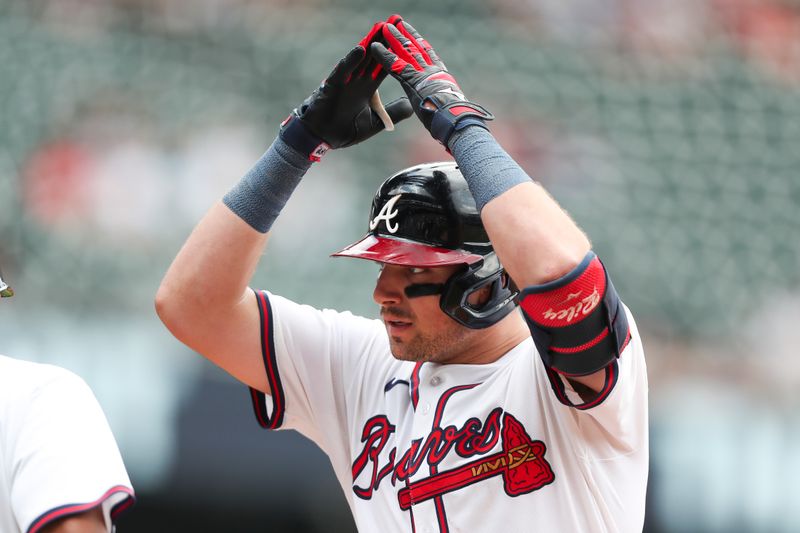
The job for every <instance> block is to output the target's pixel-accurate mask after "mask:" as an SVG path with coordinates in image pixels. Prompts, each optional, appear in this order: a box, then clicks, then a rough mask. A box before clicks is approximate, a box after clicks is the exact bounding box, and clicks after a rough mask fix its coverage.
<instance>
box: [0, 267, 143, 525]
mask: <svg viewBox="0 0 800 533" xmlns="http://www.w3.org/2000/svg"><path fill="white" fill-rule="evenodd" d="M13 294H14V293H13V291H12V290H11V289H10V287H9V286H8V285H7V284H6V283H5V282H4V281H3V280H2V277H0V296H2V297H4V298H5V297H10V296H13ZM133 502H134V493H133V488H132V487H131V482H130V479H128V474H127V472H126V471H125V466H124V465H123V463H122V457H121V456H120V453H119V450H118V448H117V443H116V441H115V440H114V436H113V435H112V434H111V429H110V428H109V426H108V422H107V421H106V418H105V415H104V414H103V411H102V409H101V408H100V405H99V404H98V403H97V399H96V398H95V397H94V395H93V394H92V391H91V390H90V389H89V387H88V386H87V385H86V383H85V382H84V381H83V380H82V379H81V378H79V377H78V376H76V375H75V374H73V373H72V372H69V371H67V370H64V369H63V368H59V367H56V366H52V365H45V364H38V363H31V362H27V361H19V360H16V359H12V358H10V357H6V356H3V355H0V533H22V532H25V533H36V532H46V533H77V532H80V533H102V532H111V531H113V530H114V525H113V524H114V520H115V519H116V517H117V516H119V514H120V513H121V512H122V511H124V510H125V509H127V508H129V507H130V506H131V505H132V504H133Z"/></svg>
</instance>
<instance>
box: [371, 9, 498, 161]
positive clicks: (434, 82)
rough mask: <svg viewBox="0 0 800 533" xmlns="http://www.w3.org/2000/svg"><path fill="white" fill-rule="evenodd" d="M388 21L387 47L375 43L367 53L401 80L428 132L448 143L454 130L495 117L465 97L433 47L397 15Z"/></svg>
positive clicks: (482, 123) (481, 124)
mask: <svg viewBox="0 0 800 533" xmlns="http://www.w3.org/2000/svg"><path fill="white" fill-rule="evenodd" d="M388 22H389V23H387V24H386V25H385V26H384V27H383V30H382V31H383V37H384V40H385V41H386V43H387V44H388V46H389V49H387V48H386V46H384V45H383V44H382V43H381V42H374V43H373V44H372V45H371V47H370V54H371V55H372V56H373V57H375V58H376V59H377V60H378V61H379V62H380V63H381V64H382V65H383V67H384V69H386V70H387V71H389V72H390V73H391V74H392V76H394V77H395V78H396V79H397V80H398V81H399V82H400V84H401V85H402V86H403V89H404V90H405V92H406V94H407V95H408V98H409V100H410V101H411V105H412V107H413V109H414V112H415V113H416V114H417V117H418V118H419V119H420V121H421V122H422V124H423V125H424V126H425V128H427V129H428V131H430V133H431V135H432V136H433V137H434V138H435V139H436V140H438V141H439V142H440V143H442V144H443V145H445V146H447V141H448V140H449V139H450V137H451V136H452V134H453V133H454V132H455V131H458V130H460V129H463V128H464V127H466V126H468V125H470V124H474V125H478V126H481V127H484V128H486V125H485V121H487V120H492V119H494V116H493V115H492V114H491V113H490V112H489V111H488V110H487V109H486V108H484V107H483V106H480V105H478V104H476V103H474V102H470V101H469V100H467V98H466V96H464V93H463V92H462V91H461V88H460V87H459V85H458V82H457V81H456V80H455V78H453V76H451V75H450V73H448V72H447V68H446V67H445V65H444V63H443V62H442V61H441V59H439V56H438V55H437V54H436V52H435V51H434V50H433V47H432V46H431V45H430V44H429V43H428V42H427V41H426V40H425V39H424V38H422V37H421V36H420V35H419V33H418V32H417V31H416V30H415V29H414V28H413V27H412V26H411V25H410V24H408V23H406V22H404V21H403V20H402V19H401V18H400V17H399V16H397V15H394V16H392V17H390V18H389V21H388ZM487 129H488V128H487Z"/></svg>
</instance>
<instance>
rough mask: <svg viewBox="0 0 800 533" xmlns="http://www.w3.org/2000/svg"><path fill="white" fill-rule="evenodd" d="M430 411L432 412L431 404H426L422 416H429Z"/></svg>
mask: <svg viewBox="0 0 800 533" xmlns="http://www.w3.org/2000/svg"><path fill="white" fill-rule="evenodd" d="M430 410H431V404H429V403H428V402H425V405H423V406H422V414H423V415H427V414H428V411H430Z"/></svg>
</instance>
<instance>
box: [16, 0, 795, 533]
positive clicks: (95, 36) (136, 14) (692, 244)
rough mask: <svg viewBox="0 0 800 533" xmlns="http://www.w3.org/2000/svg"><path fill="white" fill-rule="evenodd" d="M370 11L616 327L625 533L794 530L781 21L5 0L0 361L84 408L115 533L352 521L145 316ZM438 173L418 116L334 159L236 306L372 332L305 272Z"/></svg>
mask: <svg viewBox="0 0 800 533" xmlns="http://www.w3.org/2000/svg"><path fill="white" fill-rule="evenodd" d="M394 11H397V12H400V13H402V14H403V15H405V16H406V17H407V18H408V19H409V20H410V21H412V23H414V24H415V26H417V28H418V29H419V30H420V31H421V32H422V33H424V34H425V35H426V37H427V38H428V39H429V40H430V41H431V42H432V43H433V45H434V46H435V47H436V48H437V50H438V51H439V52H440V55H441V56H442V57H443V58H444V59H445V60H446V61H447V64H448V66H449V68H450V70H451V71H452V72H453V73H454V74H455V75H456V76H457V77H458V79H459V81H460V82H461V84H462V86H463V87H464V88H465V90H466V91H467V93H468V94H469V95H470V96H471V97H473V98H474V99H475V100H476V101H479V102H481V103H482V104H484V105H486V106H487V107H488V108H490V109H491V110H492V111H493V112H494V113H495V115H497V117H498V120H497V121H496V123H494V124H493V126H492V128H493V131H494V132H495V133H496V135H497V137H498V138H500V139H501V141H502V143H503V144H504V146H505V147H506V148H507V149H508V151H509V152H510V153H511V154H512V155H514V156H515V158H517V160H518V161H519V162H520V163H521V164H522V166H523V167H524V168H526V169H527V170H528V171H529V173H530V174H531V175H532V176H534V177H535V178H536V179H537V180H540V181H541V182H542V183H544V184H545V185H546V186H547V188H548V189H549V190H550V191H551V192H552V193H553V195H554V196H555V197H556V198H557V199H558V200H559V201H560V202H561V203H562V205H564V206H565V207H566V208H567V209H568V210H569V211H570V213H571V214H572V215H573V216H574V217H575V219H576V220H577V221H578V222H579V223H580V224H581V225H582V226H583V227H584V228H585V229H586V230H587V232H588V233H589V235H590V236H591V238H592V239H593V241H594V243H595V249H596V250H597V251H598V253H599V255H600V256H601V257H603V259H604V261H605V262H606V264H607V265H608V266H609V267H610V270H611V272H612V274H613V278H614V283H615V285H616V287H617V289H618V291H619V293H620V294H621V295H622V297H623V299H624V300H625V301H626V303H627V304H628V306H629V307H631V308H632V309H633V310H634V312H635V314H636V316H637V319H638V321H639V323H640V328H641V329H642V330H643V334H644V335H645V336H646V338H645V346H646V347H647V348H648V350H649V354H648V355H649V363H650V374H651V381H652V383H651V389H652V399H653V420H652V423H653V435H652V438H653V443H652V446H653V473H652V480H651V491H652V494H651V498H650V503H649V508H650V510H649V513H648V525H647V530H648V531H653V532H654V531H687V532H688V531H692V532H697V531H708V532H717V531H720V532H721V531H725V532H736V531H741V532H745V531H771V532H772V531H774V532H783V531H786V532H788V531H797V530H800V511H791V512H789V511H786V509H787V508H789V507H792V506H791V503H792V496H791V494H792V487H793V485H794V479H793V478H791V477H790V475H789V474H788V472H789V471H791V469H790V468H789V467H791V466H793V467H794V470H793V471H794V472H795V473H797V472H800V452H798V451H797V449H796V447H794V449H792V448H793V447H792V446H790V445H789V444H790V443H793V442H796V439H792V438H791V436H793V435H797V434H798V432H800V419H798V416H797V415H796V412H797V410H796V409H795V408H796V407H798V404H800V399H799V398H798V395H797V394H796V393H793V391H796V390H797V387H798V386H799V385H800V369H798V365H800V362H798V361H800V358H798V357H797V353H796V352H797V345H798V344H797V342H798V341H800V339H798V337H797V335H798V333H796V330H797V329H798V328H797V325H796V324H797V322H796V321H795V319H800V306H798V304H797V299H798V296H800V150H798V146H800V1H798V0H606V1H604V2H594V1H589V0H582V1H576V2H560V1H559V0H485V1H482V2H479V1H477V0H459V1H456V0H445V1H442V2H436V3H431V2H423V1H421V0H403V1H395V2H380V1H378V2H375V1H373V2H368V1H366V0H339V1H337V2H332V1H326V0H307V1H295V2H290V1H287V0H265V1H261V2H251V1H246V0H196V1H188V0H183V1H178V0H172V1H167V0H147V1H145V0H107V1H100V0H91V1H89V0H50V1H43V0H29V1H21V0H19V1H16V0H0V265H3V269H4V272H5V275H6V277H7V278H8V280H9V281H13V282H14V283H13V285H14V287H15V289H16V291H17V294H18V300H17V301H16V302H15V305H14V307H10V306H2V307H0V352H4V353H8V354H9V355H15V356H17V357H26V358H31V359H40V360H48V361H51V362H56V363H60V364H64V365H66V366H70V367H72V368H74V369H75V370H77V371H79V372H80V373H81V374H83V375H84V376H85V377H86V379H87V380H88V381H89V382H90V383H91V384H92V386H93V387H94V388H95V390H96V391H97V394H98V397H99V398H100V399H101V402H102V403H103V405H104V406H105V407H106V409H107V411H108V413H109V418H110V419H111V422H112V426H114V428H115V431H116V432H117V434H118V436H119V439H120V443H121V445H122V447H123V454H124V455H125V457H126V460H127V462H128V465H129V467H130V469H131V473H132V476H133V478H134V481H135V482H137V481H138V484H137V486H138V488H139V492H140V504H139V509H140V511H137V510H136V509H135V510H134V511H132V512H131V516H130V518H128V519H127V520H128V525H127V528H126V527H125V523H123V527H122V528H120V530H121V531H122V532H123V533H125V531H148V532H154V531H206V530H207V531H212V530H213V531H255V530H256V529H253V527H254V526H252V525H250V524H259V527H260V528H261V529H258V530H259V531H261V530H263V531H277V530H278V528H280V527H283V528H285V530H286V531H295V532H300V531H330V530H331V529H333V530H337V531H338V530H342V531H345V530H348V528H352V525H351V522H350V519H349V518H348V516H347V510H346V509H345V503H344V499H343V498H342V497H341V496H338V495H335V494H336V492H337V491H338V489H337V487H336V486H335V482H334V480H333V478H332V475H331V472H328V471H327V470H326V465H327V463H326V461H325V459H324V457H321V456H319V455H314V454H318V452H316V451H315V450H313V448H311V447H310V445H306V444H304V443H302V442H299V441H298V440H297V439H295V438H294V437H292V436H287V435H279V436H278V435H262V434H258V433H257V430H256V429H254V428H252V427H251V426H254V424H251V423H250V420H249V419H248V417H249V412H248V409H249V406H248V405H247V402H246V397H245V391H244V390H243V389H242V390H240V388H239V387H238V385H235V384H233V383H232V382H231V381H230V380H227V378H225V377H224V376H221V375H220V374H221V372H220V371H219V370H217V369H214V368H211V367H210V366H206V365H205V364H204V363H203V362H201V361H200V360H199V359H200V358H198V357H196V356H193V355H192V354H190V353H188V352H187V351H186V350H185V349H183V348H182V347H181V346H179V345H178V344H177V343H176V341H174V340H173V339H172V338H171V337H169V335H168V334H166V333H165V332H164V331H162V328H161V327H160V325H159V324H158V322H157V319H156V318H155V315H154V313H153V311H152V298H153V295H154V292H155V289H156V287H157V285H158V282H159V280H160V277H161V275H162V274H163V272H164V271H165V269H166V267H167V265H168V264H169V261H170V260H171V258H172V257H173V256H174V254H175V252H176V251H177V249H178V247H179V246H180V243H181V242H182V241H183V239H184V238H185V237H186V235H187V234H188V232H189V231H190V230H191V228H192V226H193V225H194V223H195V222H196V221H197V220H198V219H199V217H200V216H201V215H202V213H203V212H204V211H205V209H207V208H208V207H209V206H210V205H211V203H212V202H214V201H215V200H216V199H217V198H219V197H220V196H221V195H222V194H223V193H224V191H225V190H227V188H228V187H229V186H230V185H231V184H232V183H234V182H235V181H236V180H237V179H238V177H239V176H240V175H242V174H243V173H244V172H245V171H246V170H247V169H248V168H249V166H250V164H251V163H252V162H253V161H254V160H255V159H257V158H258V156H259V155H260V153H261V152H262V151H263V150H264V149H265V148H266V146H267V145H268V144H269V143H270V142H271V140H272V138H273V136H274V134H275V131H276V127H277V124H278V123H279V122H280V120H281V119H282V118H283V117H284V116H285V115H286V114H287V113H288V111H289V110H290V109H291V108H292V107H294V106H295V105H297V104H299V103H300V102H301V101H302V99H303V98H304V97H305V96H306V95H307V94H308V93H310V91H311V90H313V88H314V87H315V86H316V84H318V83H319V81H320V80H321V79H322V78H323V77H324V75H325V74H327V72H328V71H329V70H330V68H331V67H332V65H333V64H334V63H335V61H336V60H337V59H338V58H339V57H340V56H341V55H342V54H343V53H344V52H345V51H346V50H347V49H348V47H349V46H350V45H352V44H353V43H354V42H355V41H356V40H357V39H358V38H359V37H360V36H361V35H363V34H364V33H365V32H366V30H367V29H368V28H369V27H370V25H371V24H372V22H374V21H375V20H378V19H381V18H385V17H386V16H387V15H388V14H390V13H391V12H394ZM382 92H385V95H384V97H383V99H384V101H386V100H387V98H391V96H399V95H400V90H399V88H397V87H394V86H393V85H392V84H387V85H386V86H385V90H384V89H382ZM387 95H388V96H387ZM446 157H447V155H446V154H445V153H444V152H442V151H441V150H440V149H439V147H438V146H437V145H436V144H435V143H434V142H433V141H431V140H430V139H429V138H428V137H427V134H425V132H424V131H423V129H422V128H421V127H420V126H419V125H418V124H416V123H415V121H414V120H409V121H408V122H407V123H404V124H402V125H401V126H400V127H399V128H398V130H397V131H396V132H395V133H392V134H386V135H381V136H379V137H378V138H376V139H374V140H372V141H370V142H369V143H368V144H367V145H364V146H359V147H355V148H353V149H349V150H346V151H342V152H341V153H339V152H337V153H334V154H333V155H330V156H329V157H328V158H326V161H325V164H324V165H318V166H317V167H315V168H314V169H313V170H312V171H311V172H310V174H309V176H308V177H307V178H306V179H305V180H304V182H303V184H302V185H301V187H300V189H299V190H298V192H297V195H296V197H295V198H293V199H292V202H290V204H289V207H288V208H287V211H286V213H285V215H284V216H283V217H282V218H281V219H280V220H279V222H278V225H277V226H276V230H277V231H276V233H275V237H274V240H273V242H272V243H271V246H272V249H273V251H274V253H272V254H271V255H270V256H269V257H268V259H267V261H266V263H265V264H264V265H262V268H261V269H260V271H259V273H258V274H257V276H256V280H255V284H256V285H259V283H261V284H262V285H266V283H267V281H266V280H267V279H269V280H270V281H269V283H270V285H269V286H270V287H271V288H274V289H275V290H276V291H278V292H281V293H283V294H284V295H286V296H289V297H291V298H294V299H297V300H300V301H304V302H308V303H311V304H314V305H316V306H324V307H336V308H340V309H351V310H353V311H355V312H358V313H361V314H366V315H369V316H373V315H374V313H375V310H374V309H373V307H372V305H371V300H370V294H371V286H370V280H371V276H372V272H373V269H371V268H370V266H369V265H361V264H357V263H359V262H350V261H341V260H335V261H334V260H331V259H328V258H327V255H328V254H329V253H331V252H332V251H334V250H335V249H337V247H340V246H342V245H344V244H347V243H349V242H351V241H354V240H355V239H356V238H358V236H359V235H360V234H361V233H362V232H363V230H364V227H363V226H364V225H365V219H366V214H367V209H366V207H367V202H368V199H369V198H370V196H371V194H372V192H373V191H374V188H375V187H376V186H377V184H378V183H379V182H380V180H381V179H382V178H383V177H385V176H386V175H388V174H389V173H391V172H393V171H395V170H398V169H399V168H402V167H404V166H408V165H411V164H413V163H417V162H421V161H424V160H428V159H431V158H446ZM266 273H269V277H268V276H267V275H266ZM365 280H367V281H365ZM764 351H768V352H769V353H766V354H765V353H764ZM131 398H134V399H135V401H134V402H133V403H131ZM723 399H727V400H729V401H723ZM232 413H236V415H234V416H233V417H232V416H231V415H232ZM239 415H241V416H239ZM755 421H757V423H756V424H754V423H753V422H755ZM239 422H241V423H240V424H239ZM222 424H225V426H224V428H225V429H224V433H223V434H224V435H226V436H227V439H217V438H216V437H214V435H218V434H219V431H220V429H219V428H220V427H222ZM754 428H755V429H754ZM697 439H701V440H697ZM748 439H749V440H748ZM226 444H227V445H226ZM734 444H735V445H736V446H733V445H734ZM732 450H739V451H741V452H742V454H744V455H745V456H746V457H744V458H743V457H741V456H740V455H737V454H735V453H733V452H732ZM301 453H302V454H306V455H303V456H304V457H312V458H314V459H313V460H309V461H307V462H302V461H300V462H296V461H293V460H290V461H289V462H290V463H291V464H297V467H296V468H292V469H286V471H278V472H277V473H276V472H274V471H272V470H271V468H274V467H275V455H285V456H287V457H289V458H290V459H291V458H296V457H297V456H298V454H301ZM737 457H738V459H737ZM712 458H715V460H711V459H712ZM259 460H260V464H256V465H255V466H254V463H253V461H259ZM742 460H744V461H748V462H750V464H751V465H750V466H749V467H747V466H744V465H742V464H741V461H742ZM787 469H788V470H787ZM754 471H755V472H758V474H757V475H756V474H754V473H753V472H754ZM326 476H327V477H326ZM748 476H754V477H753V478H752V479H749V480H748ZM309 477H318V478H319V479H320V482H319V483H320V484H319V487H320V489H319V490H318V491H315V492H314V493H313V498H311V501H308V500H309V498H308V496H309V494H308V490H309V487H308V483H305V482H304V483H298V482H297V480H298V479H304V481H307V480H308V478H309ZM700 488H702V490H703V491H705V492H706V493H708V494H712V495H715V496H709V497H707V498H701V497H699V496H697V497H692V494H691V491H693V490H698V491H699V490H700ZM756 488H758V491H757V494H754V493H755V492H756ZM304 491H305V492H304ZM331 494H334V496H331ZM214 503H216V504H217V505H218V507H216V508H215V507H213V506H212V504H214ZM795 503H796V499H795ZM215 509H216V510H215ZM137 513H139V515H138V516H136V515H137ZM213 513H217V515H219V516H223V514H224V513H227V514H225V515H224V516H225V518H224V519H223V518H220V521H218V522H215V519H214V518H211V517H212V516H213ZM187 515H192V516H191V519H192V520H195V519H196V520H197V522H196V523H194V522H188V521H187V520H188V519H187ZM309 516H311V517H313V518H309ZM181 517H182V518H181ZM237 517H238V519H237ZM273 520H274V521H275V523H276V524H280V525H277V526H275V528H271V527H270V522H271V521H273ZM157 521H160V523H159V522H157ZM165 521H166V522H165ZM170 521H172V522H170ZM165 523H171V524H172V525H165ZM190 523H192V524H194V525H191V526H190V525H188V524H190ZM223 523H224V524H226V525H225V526H222V525H218V524H223ZM203 524H204V525H203ZM331 524H341V525H336V526H331ZM204 527H205V528H206V529H203V528H204ZM159 528H160V529H159Z"/></svg>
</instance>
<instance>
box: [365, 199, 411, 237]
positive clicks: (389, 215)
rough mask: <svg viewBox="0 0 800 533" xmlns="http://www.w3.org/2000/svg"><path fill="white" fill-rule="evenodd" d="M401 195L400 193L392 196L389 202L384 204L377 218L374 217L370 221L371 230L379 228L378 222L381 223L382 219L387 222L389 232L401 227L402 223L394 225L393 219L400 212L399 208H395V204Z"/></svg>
mask: <svg viewBox="0 0 800 533" xmlns="http://www.w3.org/2000/svg"><path fill="white" fill-rule="evenodd" d="M401 196H403V195H402V194H398V195H397V196H392V197H391V198H390V199H389V201H388V202H386V203H385V204H383V207H381V210H380V212H379V213H378V214H377V215H376V216H375V218H373V219H372V222H370V223H369V230H370V231H372V230H374V229H375V228H377V227H378V224H380V223H381V220H383V221H385V222H386V229H387V230H389V233H394V232H396V231H397V230H398V229H399V228H400V225H399V224H397V223H395V224H394V225H392V219H393V218H394V217H396V216H397V214H398V213H399V211H398V210H397V209H394V204H396V203H397V200H399V199H400V197H401Z"/></svg>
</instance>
